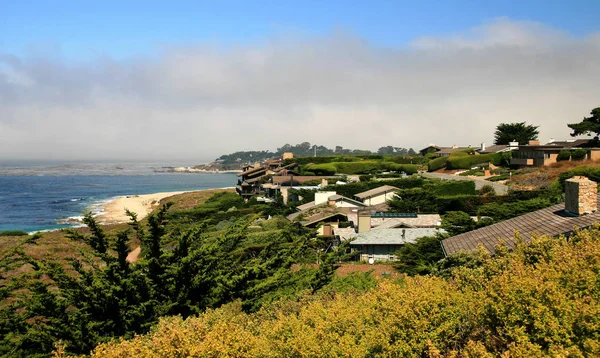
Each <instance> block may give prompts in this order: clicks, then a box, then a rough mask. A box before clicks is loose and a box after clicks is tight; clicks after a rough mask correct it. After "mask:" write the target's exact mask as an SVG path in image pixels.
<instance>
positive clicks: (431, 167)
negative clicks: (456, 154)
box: [427, 157, 448, 172]
mask: <svg viewBox="0 0 600 358" xmlns="http://www.w3.org/2000/svg"><path fill="white" fill-rule="evenodd" d="M447 163H448V157H439V158H435V159H434V160H432V161H430V162H429V163H427V170H428V171H430V172H433V171H436V170H438V169H442V168H444V167H446V164H447Z"/></svg>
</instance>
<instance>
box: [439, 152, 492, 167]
mask: <svg viewBox="0 0 600 358" xmlns="http://www.w3.org/2000/svg"><path fill="white" fill-rule="evenodd" d="M495 156H496V154H495V153H493V154H481V155H458V156H456V155H452V156H450V157H448V163H447V165H446V168H447V169H471V168H472V167H474V166H476V165H478V164H486V163H489V162H492V161H493V159H494V157H495Z"/></svg>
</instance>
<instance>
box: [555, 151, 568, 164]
mask: <svg viewBox="0 0 600 358" xmlns="http://www.w3.org/2000/svg"><path fill="white" fill-rule="evenodd" d="M567 160H571V151H570V150H566V149H563V150H561V151H560V152H558V156H557V157H556V161H557V162H562V161H567Z"/></svg>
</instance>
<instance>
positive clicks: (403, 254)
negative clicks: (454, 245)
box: [396, 235, 447, 276]
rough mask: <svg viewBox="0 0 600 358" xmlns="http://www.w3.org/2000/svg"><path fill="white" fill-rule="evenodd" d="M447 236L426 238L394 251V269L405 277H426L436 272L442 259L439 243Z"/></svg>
mask: <svg viewBox="0 0 600 358" xmlns="http://www.w3.org/2000/svg"><path fill="white" fill-rule="evenodd" d="M446 237H447V236H444V235H436V236H426V237H422V238H419V239H417V241H416V242H415V243H414V244H406V245H404V246H403V247H402V248H401V249H399V250H398V251H396V258H397V259H398V262H397V264H396V269H397V270H398V271H400V272H402V273H405V274H407V275H411V276H414V275H427V274H431V273H434V272H435V271H436V270H437V262H438V261H439V260H441V259H443V258H444V253H443V251H442V245H441V242H442V240H443V239H444V238H446Z"/></svg>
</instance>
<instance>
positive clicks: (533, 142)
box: [529, 140, 540, 145]
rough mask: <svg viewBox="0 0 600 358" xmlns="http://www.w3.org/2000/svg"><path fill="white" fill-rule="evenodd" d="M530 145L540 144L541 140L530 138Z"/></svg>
mask: <svg viewBox="0 0 600 358" xmlns="http://www.w3.org/2000/svg"><path fill="white" fill-rule="evenodd" d="M529 145H540V141H539V140H530V141H529Z"/></svg>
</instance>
